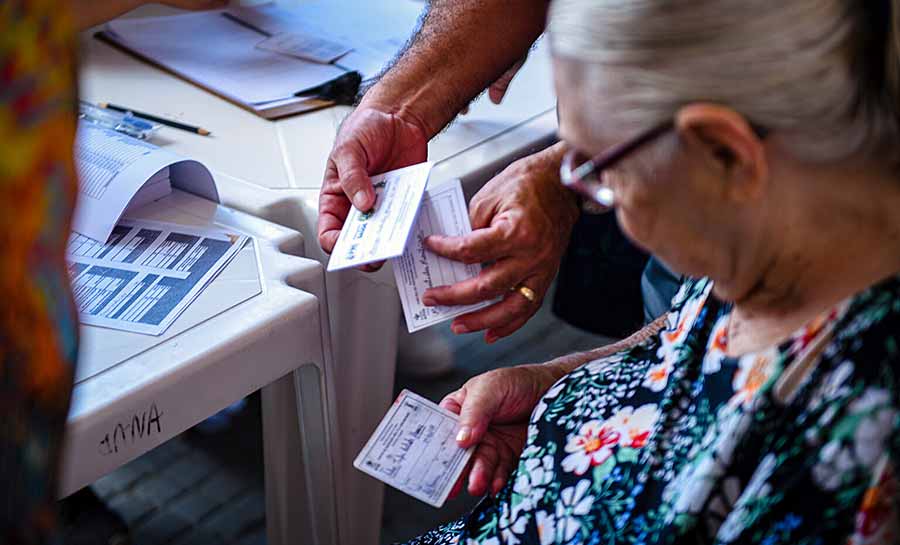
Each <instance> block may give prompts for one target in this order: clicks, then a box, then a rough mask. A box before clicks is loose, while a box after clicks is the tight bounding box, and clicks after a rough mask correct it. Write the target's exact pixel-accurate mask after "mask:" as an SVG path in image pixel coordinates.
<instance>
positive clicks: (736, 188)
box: [675, 103, 769, 201]
mask: <svg viewBox="0 0 900 545" xmlns="http://www.w3.org/2000/svg"><path fill="white" fill-rule="evenodd" d="M675 130H676V131H677V132H678V137H679V139H680V140H681V141H682V143H683V144H684V145H685V146H686V148H687V150H688V151H689V152H690V153H693V154H698V155H699V158H700V159H701V160H702V161H704V163H705V164H707V165H708V166H709V168H710V169H711V170H712V171H713V173H714V174H716V175H717V176H719V177H721V179H722V180H723V181H724V182H725V187H724V191H725V194H726V195H727V196H729V197H730V198H733V199H736V200H739V201H744V200H753V199H756V198H758V197H759V196H760V195H761V194H762V192H763V190H764V188H765V186H766V182H767V180H768V176H769V168H768V163H767V161H766V154H765V150H764V146H763V143H762V140H760V137H759V136H757V134H756V132H754V130H753V128H752V127H750V124H749V123H748V122H747V120H746V119H745V118H744V116H742V115H741V114H739V113H737V112H735V111H734V110H732V109H730V108H726V107H724V106H719V105H717V104H710V103H694V104H689V105H687V106H684V107H682V108H681V109H680V110H678V113H677V114H676V115H675Z"/></svg>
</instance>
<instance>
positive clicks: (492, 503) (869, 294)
mask: <svg viewBox="0 0 900 545" xmlns="http://www.w3.org/2000/svg"><path fill="white" fill-rule="evenodd" d="M711 288H712V284H711V282H709V281H708V280H697V281H688V282H687V283H685V284H684V285H683V286H682V289H681V291H680V292H679V295H678V296H677V297H676V299H675V306H674V307H673V310H672V311H671V312H670V313H669V315H668V321H667V326H666V327H665V328H664V330H663V331H662V332H661V333H660V334H659V335H658V336H656V337H654V338H652V339H651V340H649V341H647V342H645V343H644V344H642V345H639V346H637V347H634V348H632V349H630V350H628V351H626V352H623V353H619V354H617V355H614V356H611V357H608V358H604V359H601V360H597V361H594V362H591V363H588V364H586V365H583V366H582V367H580V368H578V369H577V370H575V371H574V372H572V373H571V374H569V375H568V376H566V377H564V378H563V379H562V380H561V381H559V382H558V383H557V384H556V385H554V387H553V388H552V389H550V390H549V391H548V392H547V394H546V395H545V396H544V398H543V400H542V401H541V402H540V403H539V404H538V406H537V407H536V408H535V410H534V412H533V414H532V417H531V422H530V425H529V428H528V441H527V444H526V447H525V449H524V451H523V453H522V455H521V458H520V462H519V465H518V468H517V470H516V472H515V473H514V475H513V476H512V477H511V478H510V480H509V482H508V484H507V486H506V487H505V488H504V490H503V491H502V492H501V493H500V494H498V495H497V497H495V498H485V499H484V500H483V501H482V502H481V503H480V504H479V505H478V507H477V508H476V509H475V510H474V512H473V513H471V514H470V515H469V516H467V517H466V518H464V519H462V520H459V521H456V522H454V523H452V524H449V525H447V526H445V527H442V528H438V529H436V530H434V531H432V532H430V533H428V534H426V535H424V536H422V537H420V538H417V539H415V540H413V541H412V542H410V544H411V545H413V544H414V545H426V544H455V543H459V544H463V543H465V544H476V543H478V544H484V545H499V544H501V543H505V544H512V545H518V544H520V543H521V544H540V545H548V544H551V543H566V544H569V543H579V544H580V543H584V544H611V545H613V544H629V545H631V544H682V543H691V544H694V543H700V544H706V543H709V544H730V543H742V544H744V543H746V544H749V543H753V544H763V545H802V544H810V545H813V544H816V545H819V544H821V545H826V544H841V545H844V544H851V545H862V544H875V543H878V544H894V543H900V533H898V530H900V528H898V526H900V510H898V501H900V489H898V481H897V473H896V472H897V467H898V462H900V399H898V398H900V343H898V340H900V277H894V278H890V279H888V280H885V281H884V282H881V283H879V284H878V285H876V286H873V287H872V288H870V289H868V290H865V291H864V292H862V293H860V294H858V295H856V296H855V297H853V298H851V299H849V300H847V301H845V302H844V303H842V304H840V305H838V306H837V307H836V308H835V309H833V310H831V311H830V312H827V313H825V314H823V315H822V316H820V317H819V318H817V319H816V320H813V321H812V322H811V323H810V324H808V325H807V326H806V327H804V328H802V329H801V330H799V331H797V332H796V333H795V334H794V335H793V336H791V337H790V339H788V340H787V341H786V342H784V343H782V344H780V345H779V346H775V347H771V348H770V349H767V350H762V351H760V352H758V353H752V354H745V355H743V356H741V357H736V358H735V357H729V356H728V355H727V353H726V352H727V350H726V348H727V344H728V339H727V324H728V317H729V314H730V311H731V307H730V305H728V304H724V303H722V302H720V301H717V300H716V299H715V298H714V297H713V296H712V295H711Z"/></svg>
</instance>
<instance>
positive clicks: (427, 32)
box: [363, 0, 548, 138]
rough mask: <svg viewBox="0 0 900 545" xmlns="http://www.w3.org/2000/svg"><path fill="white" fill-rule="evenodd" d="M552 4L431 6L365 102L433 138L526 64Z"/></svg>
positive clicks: (477, 1) (488, 1)
mask: <svg viewBox="0 0 900 545" xmlns="http://www.w3.org/2000/svg"><path fill="white" fill-rule="evenodd" d="M547 6H548V2H547V1H534V0H513V1H510V0H432V1H431V2H430V3H429V7H428V11H427V13H426V15H425V18H424V20H423V22H422V26H421V29H420V30H419V32H418V34H417V35H416V37H415V38H414V39H413V41H412V44H411V45H410V47H409V48H408V49H407V50H406V51H405V52H404V53H403V54H402V55H401V56H400V58H399V59H398V60H397V62H396V63H395V64H394V66H393V67H392V68H391V69H390V70H388V71H387V73H386V74H385V75H384V76H383V77H382V78H381V81H379V82H378V83H377V84H376V85H375V86H373V87H372V88H371V89H370V90H369V91H368V93H366V96H365V98H364V99H363V102H364V103H368V104H377V105H379V106H380V108H379V109H381V110H383V111H387V112H389V113H396V114H398V115H400V116H401V117H404V118H407V119H412V120H416V121H418V123H419V124H420V125H421V126H422V128H423V129H424V130H425V133H426V137H427V138H431V137H432V136H434V135H435V134H437V133H438V132H440V130H441V129H442V128H443V127H444V126H445V125H446V124H447V123H449V122H450V121H451V120H452V119H453V118H454V117H455V116H456V114H457V113H458V112H459V111H460V110H461V109H462V108H463V107H465V106H466V104H468V103H469V102H470V101H471V100H472V99H473V98H474V97H476V96H477V95H478V93H480V92H482V91H483V90H484V89H485V88H487V87H488V86H489V85H490V84H491V83H493V82H494V81H496V80H497V78H499V77H500V76H501V75H502V74H503V73H504V72H505V71H506V70H507V69H509V68H510V67H511V66H513V65H514V64H515V63H516V62H518V61H519V60H521V59H522V57H523V55H524V54H525V53H526V52H527V50H528V48H529V47H530V46H531V44H532V43H534V41H535V39H537V37H538V36H539V35H540V34H541V32H543V30H544V25H545V22H546V15H547Z"/></svg>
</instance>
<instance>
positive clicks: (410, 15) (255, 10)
mask: <svg viewBox="0 0 900 545" xmlns="http://www.w3.org/2000/svg"><path fill="white" fill-rule="evenodd" d="M360 7H362V9H360ZM421 10H422V5H421V4H418V3H415V2H411V1H410V0H381V1H379V2H366V3H365V4H359V3H354V4H352V5H350V4H348V3H346V2H343V3H342V2H331V1H328V2H325V1H322V2H312V3H308V4H304V5H302V6H301V7H298V8H292V9H287V8H278V7H274V6H271V5H263V6H256V7H248V8H235V9H232V10H230V11H225V10H216V11H205V12H199V13H187V14H180V15H172V16H168V17H146V18H124V19H117V20H115V21H112V22H110V23H109V24H108V25H107V26H106V28H105V30H104V31H103V32H101V33H100V34H99V35H98V37H100V38H101V39H104V40H106V41H108V42H110V43H112V44H114V45H117V46H119V47H121V48H123V49H125V50H127V51H129V52H131V53H132V54H134V55H137V56H138V57H141V58H143V59H145V60H147V61H149V62H151V63H153V64H156V65H158V66H160V67H162V68H164V69H166V70H169V71H170V72H172V73H174V74H176V75H178V76H181V77H182V78H184V79H186V80H189V81H191V82H193V83H196V84H197V85H199V86H201V87H203V88H204V89H206V90H208V91H211V92H213V93H216V94H218V95H220V96H222V97H223V98H226V99H228V100H230V101H232V102H234V103H236V104H238V105H240V106H242V107H244V108H247V109H249V110H251V111H253V112H255V113H257V114H259V115H261V116H263V117H266V118H275V117H280V116H282V115H287V114H290V113H297V112H301V111H306V110H309V109H314V108H320V107H322V106H323V105H327V104H329V103H328V102H326V101H323V100H321V99H319V98H315V97H309V96H296V95H297V94H303V93H304V92H305V91H308V90H310V89H314V88H316V87H318V86H320V85H322V84H324V83H326V82H329V81H331V80H334V79H335V78H338V77H340V76H342V75H344V74H345V73H347V72H348V71H352V70H356V71H359V72H360V73H361V74H362V76H363V78H371V77H373V76H375V75H376V74H377V73H378V72H379V71H380V70H381V69H382V67H383V66H385V64H387V62H388V61H390V59H392V58H393V57H394V55H396V54H397V52H398V51H399V49H400V48H401V47H402V46H403V44H404V43H405V42H406V40H407V38H408V37H409V35H410V34H411V33H412V32H413V30H414V28H415V25H416V21H417V20H418V15H419V12H420V11H421ZM373 21H377V22H378V24H373Z"/></svg>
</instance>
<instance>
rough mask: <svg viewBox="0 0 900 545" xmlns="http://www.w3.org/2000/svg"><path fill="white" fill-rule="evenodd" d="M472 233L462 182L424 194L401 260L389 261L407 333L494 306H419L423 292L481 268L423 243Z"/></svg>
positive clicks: (453, 182)
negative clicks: (453, 259)
mask: <svg viewBox="0 0 900 545" xmlns="http://www.w3.org/2000/svg"><path fill="white" fill-rule="evenodd" d="M471 232H472V226H471V224H470V223H469V212H468V209H467V207H466V199H465V197H464V196H463V191H462V182H460V181H459V180H453V181H452V182H448V183H446V184H441V185H440V186H438V187H435V188H428V189H426V190H425V196H424V198H423V199H422V206H421V207H420V208H419V217H418V219H417V220H416V223H415V225H413V228H412V233H411V234H410V236H409V240H408V242H407V244H406V250H405V251H404V252H403V255H402V256H400V257H397V258H394V259H392V260H391V263H392V264H393V266H394V280H395V281H396V282H397V289H398V290H399V291H400V302H401V303H402V305H403V315H404V316H405V317H406V327H407V328H408V329H409V332H410V333H413V332H415V331H418V330H420V329H424V328H426V327H429V326H433V325H435V324H438V323H440V322H443V321H445V320H449V319H451V318H455V317H456V316H459V315H461V314H465V313H467V312H472V311H473V310H478V309H480V308H484V307H486V306H488V305H491V304H492V303H493V301H484V302H481V303H476V304H474V305H462V306H455V307H444V306H441V307H426V306H425V305H423V304H422V294H423V293H424V292H425V290H427V289H429V288H433V287H436V286H448V285H450V284H456V283H457V282H461V281H463V280H467V279H469V278H473V277H475V276H478V273H479V272H481V265H475V264H472V265H466V264H465V263H461V262H459V261H452V260H450V259H447V258H445V257H441V256H439V255H437V254H435V253H433V252H431V251H430V250H428V249H427V248H426V247H425V239H426V238H427V237H429V236H430V235H446V236H464V235H467V234H469V233H471Z"/></svg>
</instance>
